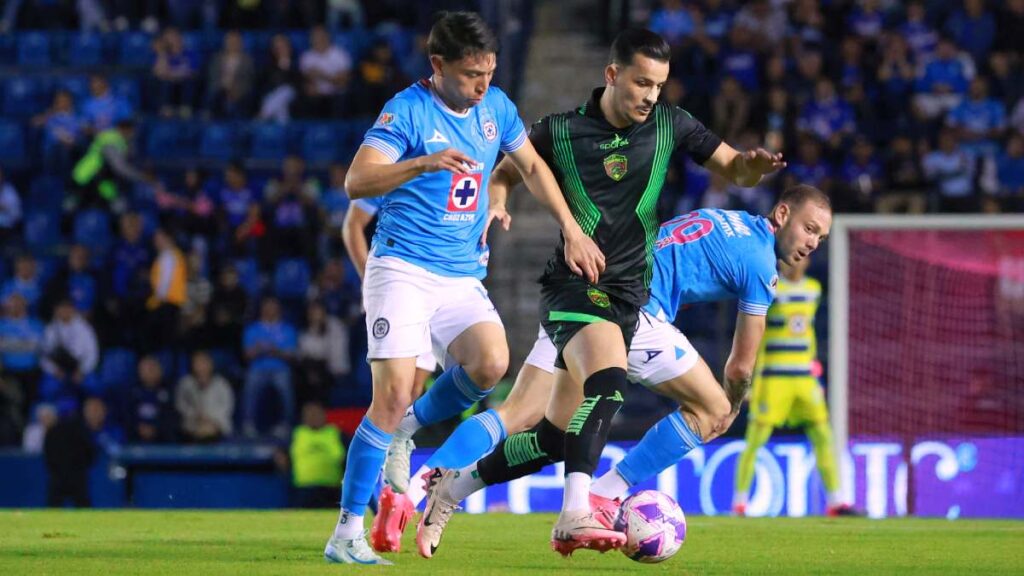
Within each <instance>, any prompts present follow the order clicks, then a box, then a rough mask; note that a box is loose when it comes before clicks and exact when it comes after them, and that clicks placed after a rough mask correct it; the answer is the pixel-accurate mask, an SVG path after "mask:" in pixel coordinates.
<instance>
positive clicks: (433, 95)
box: [429, 74, 470, 118]
mask: <svg viewBox="0 0 1024 576" xmlns="http://www.w3.org/2000/svg"><path fill="white" fill-rule="evenodd" d="M429 90H430V97H431V98H433V99H434V102H435V103H436V104H437V105H438V107H440V108H441V110H444V111H445V112H447V113H448V114H451V115H452V116H455V117H456V118H465V117H467V116H469V110H470V109H469V108H467V109H466V111H465V112H456V111H455V110H452V109H451V108H449V107H448V105H447V104H445V103H444V99H443V98H441V93H440V91H439V90H438V89H437V86H435V85H434V76H433V74H431V76H430V89H429Z"/></svg>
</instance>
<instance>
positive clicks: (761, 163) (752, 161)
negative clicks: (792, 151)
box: [742, 148, 786, 176]
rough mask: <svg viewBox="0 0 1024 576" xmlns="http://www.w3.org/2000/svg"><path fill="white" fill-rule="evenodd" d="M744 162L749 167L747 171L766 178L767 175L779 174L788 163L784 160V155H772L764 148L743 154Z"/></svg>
mask: <svg viewBox="0 0 1024 576" xmlns="http://www.w3.org/2000/svg"><path fill="white" fill-rule="evenodd" d="M742 154H743V160H744V161H745V163H746V165H747V170H748V171H750V172H752V173H755V174H758V175H760V176H764V175H765V174H771V173H773V172H778V171H779V170H782V169H783V168H785V167H786V163H785V162H784V161H783V160H782V154H781V153H780V154H772V153H771V152H769V151H767V150H765V149H764V148H757V149H754V150H747V151H746V152H742Z"/></svg>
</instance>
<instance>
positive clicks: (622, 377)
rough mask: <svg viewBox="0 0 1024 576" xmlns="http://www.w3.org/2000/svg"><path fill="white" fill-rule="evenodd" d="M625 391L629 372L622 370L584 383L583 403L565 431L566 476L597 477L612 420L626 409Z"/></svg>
mask: <svg viewBox="0 0 1024 576" xmlns="http://www.w3.org/2000/svg"><path fill="white" fill-rule="evenodd" d="M625 388H626V371H625V370H623V369H622V368H605V369H604V370H598V371H597V372H594V373H593V374H591V375H590V378H587V381H586V382H584V383H583V396H584V398H583V403H581V404H580V407H579V408H577V409H576V412H575V413H574V414H573V415H572V420H570V421H569V426H568V427H567V428H566V430H565V473H566V474H569V473H571V472H583V473H584V474H588V475H590V476H593V475H594V470H596V469H597V462H598V460H599V459H600V458H601V451H603V450H604V445H605V444H606V443H607V442H608V432H610V431H611V428H612V418H614V417H615V413H616V412H618V411H619V408H622V401H623V397H622V393H623V391H624V390H625Z"/></svg>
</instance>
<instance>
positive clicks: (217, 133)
mask: <svg viewBox="0 0 1024 576" xmlns="http://www.w3.org/2000/svg"><path fill="white" fill-rule="evenodd" d="M240 141H241V134H240V130H239V129H238V125H237V124H209V125H207V126H206V127H205V128H204V129H203V135H202V137H201V139H200V141H199V155H200V156H202V157H203V158H204V159H207V160H218V161H222V162H225V161H228V160H231V159H232V158H235V157H237V156H239V155H241V153H242V150H241V149H240V146H239V144H240Z"/></svg>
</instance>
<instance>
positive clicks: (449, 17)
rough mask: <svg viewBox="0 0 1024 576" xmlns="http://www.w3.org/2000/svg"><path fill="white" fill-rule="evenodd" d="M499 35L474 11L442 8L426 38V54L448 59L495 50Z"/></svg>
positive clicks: (490, 52)
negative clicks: (448, 10) (442, 10)
mask: <svg viewBox="0 0 1024 576" xmlns="http://www.w3.org/2000/svg"><path fill="white" fill-rule="evenodd" d="M498 48H499V46H498V38H497V36H495V35H494V32H493V31H492V30H491V28H490V27H489V26H487V23H486V22H484V20H483V18H481V17H480V15H479V14H477V13H475V12H441V13H439V14H438V18H437V21H436V22H434V26H433V27H432V28H431V29H430V36H429V37H428V38H427V54H428V55H430V56H440V57H441V58H443V59H444V60H446V61H448V62H455V61H456V60H462V59H463V58H465V57H467V56H479V55H483V54H497V53H498Z"/></svg>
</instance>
